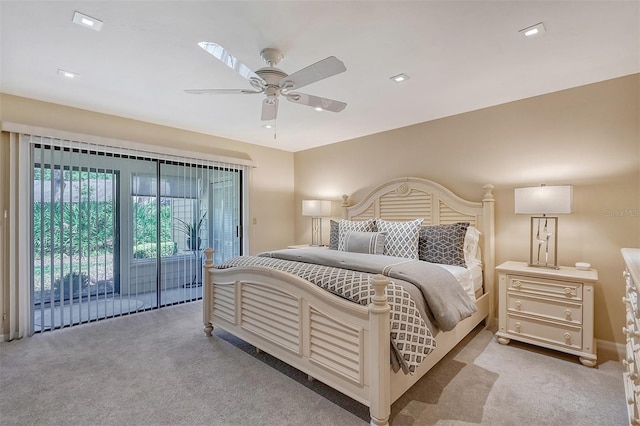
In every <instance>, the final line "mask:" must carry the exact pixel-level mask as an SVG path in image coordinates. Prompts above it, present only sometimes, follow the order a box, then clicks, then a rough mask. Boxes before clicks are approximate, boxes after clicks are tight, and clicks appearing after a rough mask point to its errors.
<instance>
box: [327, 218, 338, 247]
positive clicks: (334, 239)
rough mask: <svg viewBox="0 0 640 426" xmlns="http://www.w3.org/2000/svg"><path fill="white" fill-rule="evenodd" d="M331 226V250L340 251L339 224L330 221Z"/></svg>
mask: <svg viewBox="0 0 640 426" xmlns="http://www.w3.org/2000/svg"><path fill="white" fill-rule="evenodd" d="M329 225H330V226H331V228H330V230H329V250H338V226H339V225H338V222H336V221H335V220H330V221H329Z"/></svg>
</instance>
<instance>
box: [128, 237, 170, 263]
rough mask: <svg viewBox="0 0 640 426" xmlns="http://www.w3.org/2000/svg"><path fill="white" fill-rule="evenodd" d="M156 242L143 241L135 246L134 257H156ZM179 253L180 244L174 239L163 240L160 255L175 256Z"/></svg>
mask: <svg viewBox="0 0 640 426" xmlns="http://www.w3.org/2000/svg"><path fill="white" fill-rule="evenodd" d="M156 247H157V245H156V243H142V244H136V245H135V246H133V258H134V259H150V258H155V257H156V256H157V254H156ZM176 253H178V245H177V244H176V243H175V242H173V241H163V242H161V243H160V256H162V257H168V256H175V254H176Z"/></svg>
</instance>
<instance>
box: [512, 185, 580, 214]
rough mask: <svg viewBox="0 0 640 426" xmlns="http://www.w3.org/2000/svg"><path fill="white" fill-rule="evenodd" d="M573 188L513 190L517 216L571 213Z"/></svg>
mask: <svg viewBox="0 0 640 426" xmlns="http://www.w3.org/2000/svg"><path fill="white" fill-rule="evenodd" d="M572 211H573V186H571V185H561V186H546V185H542V186H534V187H529V188H516V189H515V212H516V213H517V214H551V213H553V214H557V213H572Z"/></svg>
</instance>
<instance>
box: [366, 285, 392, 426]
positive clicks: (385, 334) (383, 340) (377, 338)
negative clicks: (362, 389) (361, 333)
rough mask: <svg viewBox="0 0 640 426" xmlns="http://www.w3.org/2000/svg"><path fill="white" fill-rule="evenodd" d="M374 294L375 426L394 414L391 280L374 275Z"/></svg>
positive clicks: (371, 331)
mask: <svg viewBox="0 0 640 426" xmlns="http://www.w3.org/2000/svg"><path fill="white" fill-rule="evenodd" d="M370 282H371V285H372V286H373V290H374V295H373V297H372V298H371V303H370V304H369V346H370V347H369V353H370V354H371V362H370V364H369V378H370V383H369V412H370V414H371V425H372V426H386V425H388V424H389V416H390V415H391V369H390V367H389V359H390V358H389V357H390V344H389V342H390V340H391V336H390V329H389V327H390V325H389V312H391V307H390V306H389V303H387V295H386V292H385V289H386V287H387V285H388V284H389V283H390V281H389V279H388V278H387V277H385V276H384V275H379V274H378V275H376V276H375V277H372V278H371V280H370Z"/></svg>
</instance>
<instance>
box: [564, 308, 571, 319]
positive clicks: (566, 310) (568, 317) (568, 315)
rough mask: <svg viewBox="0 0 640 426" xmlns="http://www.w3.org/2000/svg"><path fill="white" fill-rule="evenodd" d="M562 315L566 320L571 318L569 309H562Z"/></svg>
mask: <svg viewBox="0 0 640 426" xmlns="http://www.w3.org/2000/svg"><path fill="white" fill-rule="evenodd" d="M564 315H565V317H566V318H567V320H570V319H571V309H565V310H564Z"/></svg>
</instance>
